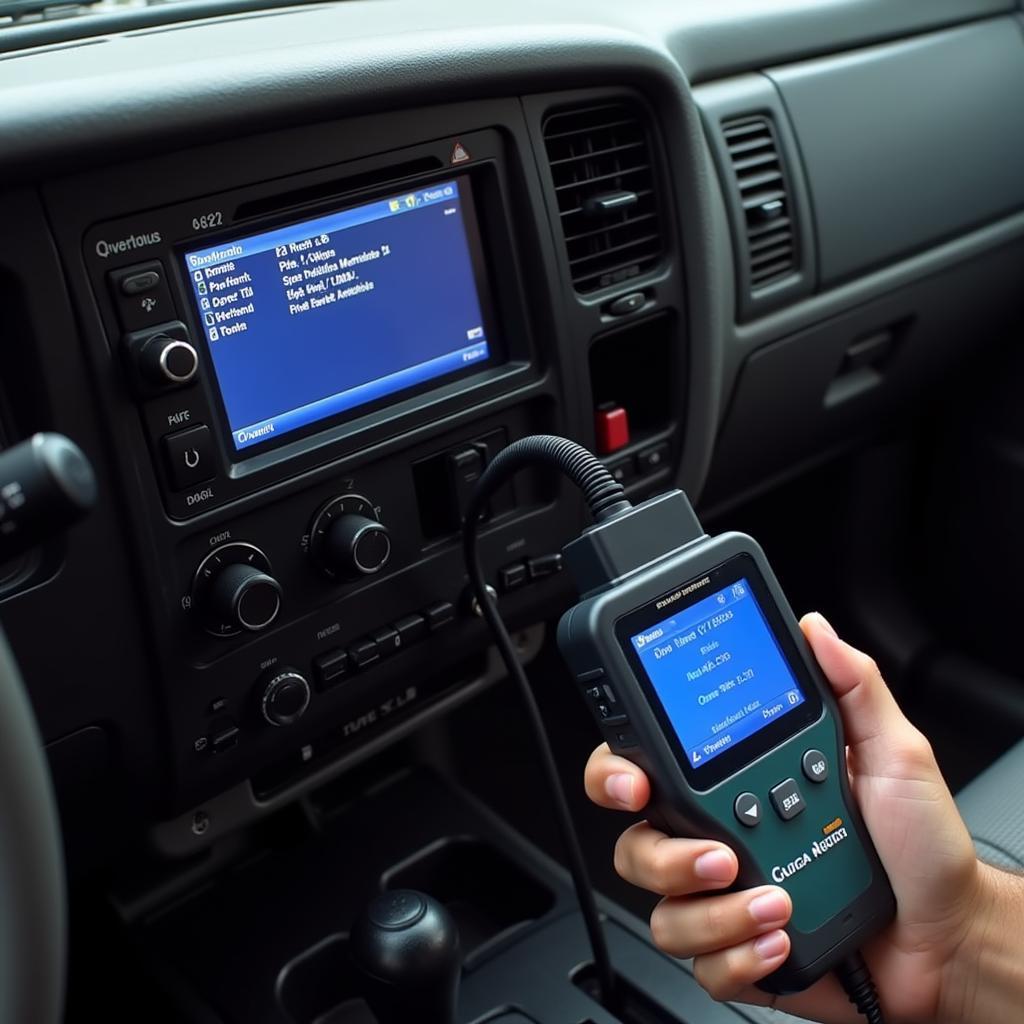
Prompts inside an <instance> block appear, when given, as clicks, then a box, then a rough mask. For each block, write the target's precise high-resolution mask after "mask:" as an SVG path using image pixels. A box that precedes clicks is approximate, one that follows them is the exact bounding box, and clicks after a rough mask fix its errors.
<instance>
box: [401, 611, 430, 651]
mask: <svg viewBox="0 0 1024 1024" xmlns="http://www.w3.org/2000/svg"><path fill="white" fill-rule="evenodd" d="M394 627H395V630H396V631H397V633H398V635H399V636H400V637H401V638H402V646H403V647H408V646H409V644H414V643H416V641H417V640H422V639H423V638H424V637H425V636H426V635H427V620H426V619H425V618H423V616H422V615H419V614H416V615H406V617H405V618H404V619H399V620H398V621H397V622H396V623H394Z"/></svg>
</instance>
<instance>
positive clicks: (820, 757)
mask: <svg viewBox="0 0 1024 1024" xmlns="http://www.w3.org/2000/svg"><path fill="white" fill-rule="evenodd" d="M800 767H801V768H802V769H803V772H804V775H806V776H807V778H808V779H810V780H811V782H824V781H825V780H826V779H827V778H828V760H827V759H826V757H825V755H824V754H823V753H822V752H821V751H820V750H814V749H811V750H808V751H807V752H806V753H805V754H804V756H803V758H802V759H801V761H800Z"/></svg>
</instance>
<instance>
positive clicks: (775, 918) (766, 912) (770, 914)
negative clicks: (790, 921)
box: [750, 892, 789, 924]
mask: <svg viewBox="0 0 1024 1024" xmlns="http://www.w3.org/2000/svg"><path fill="white" fill-rule="evenodd" d="M750 916H751V917H752V918H753V919H754V920H755V921H756V922H757V923H758V924H778V923H779V922H780V921H785V920H786V918H788V917H789V902H788V900H787V899H786V897H785V896H783V895H782V893H781V892H765V893H762V894H761V895H760V896H755V897H754V898H753V899H752V900H751V901H750Z"/></svg>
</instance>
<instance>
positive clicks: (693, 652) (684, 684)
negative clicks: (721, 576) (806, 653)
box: [630, 579, 805, 767]
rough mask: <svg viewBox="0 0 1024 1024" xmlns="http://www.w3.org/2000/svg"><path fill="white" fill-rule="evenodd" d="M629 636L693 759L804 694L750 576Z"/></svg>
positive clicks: (706, 756) (749, 731) (712, 752)
mask: <svg viewBox="0 0 1024 1024" xmlns="http://www.w3.org/2000/svg"><path fill="white" fill-rule="evenodd" d="M630 642H631V643H632V645H633V649H634V650H635V651H636V653H637V656H638V657H639V658H640V662H641V664H642V665H643V667H644V670H645V671H646V673H647V676H648V678H649V679H650V681H651V685H652V686H653V687H654V690H655V692H656V693H657V695H658V699H659V700H660V701H661V703H662V706H663V707H664V709H665V713H666V715H667V716H668V719H669V721H670V722H671V723H672V728H673V729H675V731H676V735H677V736H678V737H679V742H680V743H681V744H682V746H683V750H684V751H685V752H686V756H687V757H688V758H689V760H690V764H691V765H693V766H694V767H696V766H698V765H700V764H703V763H704V762H706V761H708V760H710V759H711V758H713V757H717V756H718V755H719V754H721V753H723V752H724V751H726V750H729V749H731V748H732V747H734V746H736V744H737V743H741V742H742V741H743V740H745V739H747V738H748V737H750V736H753V735H754V733H756V732H758V731H760V730H761V729H763V728H764V727H765V726H766V725H768V724H769V723H770V722H773V721H774V720H775V719H777V718H779V717H781V716H782V715H786V714H788V713H789V712H790V711H792V710H793V709H794V708H796V707H799V706H800V705H801V704H802V703H803V702H804V699H805V698H804V694H803V691H802V690H801V689H800V686H799V684H798V683H797V681H796V679H795V678H794V676H793V673H792V671H791V670H790V668H789V665H788V664H787V662H786V659H785V657H784V656H783V653H782V650H781V649H780V647H779V645H778V642H777V641H776V639H775V636H774V635H773V633H772V630H771V627H770V626H769V625H768V621H767V620H766V619H765V617H764V613H763V612H762V611H761V606H760V605H759V604H758V602H757V598H756V597H755V596H754V593H753V592H752V591H751V589H750V584H749V583H748V581H747V580H746V579H740V580H737V581H736V582H735V583H730V584H729V585H728V586H727V587H724V588H723V589H722V590H719V591H718V592H717V593H714V594H711V595H710V596H709V597H705V598H703V599H701V600H700V601H698V602H697V603H696V604H693V605H690V606H689V607H688V608H685V609H684V610H682V611H680V612H679V613H678V614H677V615H674V616H672V617H670V618H667V619H663V620H662V621H661V622H658V623H656V624H655V625H654V626H651V627H650V628H648V629H645V630H644V631H643V632H641V633H637V634H636V635H635V636H632V637H630Z"/></svg>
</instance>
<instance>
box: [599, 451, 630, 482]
mask: <svg viewBox="0 0 1024 1024" xmlns="http://www.w3.org/2000/svg"><path fill="white" fill-rule="evenodd" d="M605 468H606V469H607V470H608V472H609V473H611V475H612V479H614V480H615V481H616V482H617V483H620V484H624V483H628V482H629V481H630V480H632V479H633V477H635V476H636V462H635V461H634V460H633V456H632V455H624V456H623V457H622V458H621V459H609V460H608V461H607V462H606V463H605Z"/></svg>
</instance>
